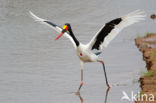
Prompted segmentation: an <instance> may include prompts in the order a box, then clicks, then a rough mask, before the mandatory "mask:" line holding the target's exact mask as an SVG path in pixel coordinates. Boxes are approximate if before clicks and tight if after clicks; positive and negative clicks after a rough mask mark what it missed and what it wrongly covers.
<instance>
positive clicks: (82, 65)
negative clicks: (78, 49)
mask: <svg viewBox="0 0 156 103" xmlns="http://www.w3.org/2000/svg"><path fill="white" fill-rule="evenodd" d="M80 64H81V82H80V86H79V88H78V91H77V92H78V93H79V92H80V89H81V87H82V85H83V69H84V63H83V62H82V61H81V63H80Z"/></svg>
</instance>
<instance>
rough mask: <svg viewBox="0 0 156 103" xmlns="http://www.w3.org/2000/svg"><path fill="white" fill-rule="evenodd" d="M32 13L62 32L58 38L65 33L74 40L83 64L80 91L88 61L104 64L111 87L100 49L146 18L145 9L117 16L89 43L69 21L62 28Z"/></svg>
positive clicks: (35, 17) (37, 19)
mask: <svg viewBox="0 0 156 103" xmlns="http://www.w3.org/2000/svg"><path fill="white" fill-rule="evenodd" d="M30 14H31V16H32V18H34V19H35V21H39V22H41V23H43V24H47V25H49V26H50V27H52V28H53V29H55V30H56V31H57V32H59V33H60V34H59V35H58V36H57V38H56V40H57V39H59V38H60V37H61V36H62V35H63V36H65V37H67V38H69V40H70V41H71V42H72V44H73V46H74V48H75V50H76V54H77V56H78V57H79V59H80V64H81V82H80V86H79V88H78V92H80V89H81V87H82V85H83V70H84V63H86V62H100V63H101V64H102V65H103V70H104V75H105V80H106V85H107V87H108V88H110V85H109V83H108V80H107V75H106V70H105V65H104V61H103V60H100V59H98V56H99V54H101V51H99V50H101V49H102V46H104V47H107V45H108V44H109V43H110V41H111V40H113V39H114V38H115V37H116V35H117V34H118V33H119V32H120V31H121V30H122V29H123V28H125V27H127V26H129V25H132V24H134V23H136V22H139V21H140V20H144V19H145V16H146V15H145V13H144V11H140V10H136V11H133V12H131V13H128V14H127V15H124V16H121V17H119V18H116V19H114V20H112V21H110V22H108V23H106V24H105V25H104V26H102V27H101V29H100V30H99V31H98V32H97V33H96V35H95V36H94V37H93V38H92V39H91V41H90V42H89V43H88V44H82V43H80V42H79V41H78V40H77V38H76V37H75V35H74V33H73V31H72V28H71V25H70V24H69V23H66V24H65V25H64V26H63V28H61V27H60V26H58V25H56V24H54V23H53V22H51V21H49V20H46V19H42V18H39V17H37V16H36V15H35V14H33V13H32V12H31V11H30ZM94 49H96V50H97V51H98V52H96V53H93V50H94Z"/></svg>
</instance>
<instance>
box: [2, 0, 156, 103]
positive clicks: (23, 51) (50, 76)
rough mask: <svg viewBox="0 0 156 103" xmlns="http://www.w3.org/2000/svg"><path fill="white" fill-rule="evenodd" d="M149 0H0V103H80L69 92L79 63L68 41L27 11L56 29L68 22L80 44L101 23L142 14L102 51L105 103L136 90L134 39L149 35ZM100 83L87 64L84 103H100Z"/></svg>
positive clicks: (96, 69) (139, 64) (99, 73)
mask: <svg viewBox="0 0 156 103" xmlns="http://www.w3.org/2000/svg"><path fill="white" fill-rule="evenodd" d="M155 4H156V1H155V0H83V1H80V0H0V102H1V103H62V102H63V103H80V102H81V101H80V99H79V97H78V96H76V95H75V94H74V92H75V91H76V90H77V89H78V86H79V83H80V63H79V59H78V57H77V56H76V55H75V51H74V48H73V47H72V46H73V45H72V44H71V42H70V41H69V40H68V39H66V38H63V37H62V38H60V39H59V40H58V41H55V40H54V39H55V38H56V36H57V35H58V33H57V32H56V31H55V30H53V29H51V28H49V27H48V26H45V25H42V24H40V23H38V22H34V20H33V19H32V18H31V17H30V15H29V10H30V11H32V12H33V13H35V14H36V15H37V16H39V17H41V18H45V19H48V20H50V21H52V22H54V23H56V24H58V25H60V26H63V25H64V24H65V23H70V24H71V26H72V29H73V32H74V34H75V36H76V37H77V38H78V40H80V41H81V42H82V43H88V42H89V41H90V39H91V38H92V37H93V36H94V35H95V34H96V32H97V31H98V30H99V29H100V28H101V26H103V25H104V24H105V23H107V22H109V21H110V20H112V19H115V18H117V17H120V16H123V15H125V14H127V13H129V12H132V11H135V10H138V9H139V10H143V11H145V12H146V14H147V17H146V20H145V21H141V22H139V23H137V24H134V25H132V26H130V27H128V28H126V29H124V30H123V31H121V32H120V34H119V35H118V36H117V37H116V38H115V39H114V40H113V41H112V42H111V43H110V44H109V46H108V47H107V48H104V49H103V51H104V52H103V54H101V59H103V60H104V61H105V65H106V71H107V76H108V80H109V82H110V84H111V85H112V88H111V89H110V91H109V94H108V98H107V103H127V102H129V101H121V97H122V96H123V95H122V91H126V92H127V93H129V95H130V94H131V91H134V92H135V93H137V92H138V91H139V90H140V87H139V83H138V78H139V77H140V75H141V73H142V72H143V71H145V69H144V68H145V67H144V65H145V63H144V62H143V61H142V54H141V53H140V52H139V51H138V49H137V47H136V46H135V44H134V38H135V37H137V36H142V35H145V34H146V33H147V32H155V30H156V25H155V23H156V22H155V21H154V20H151V19H150V15H151V14H153V13H156V11H155V10H156V7H155ZM106 89H107V87H106V85H105V78H104V75H103V70H102V66H101V64H99V63H87V64H85V69H84V86H83V88H82V91H81V96H82V98H83V99H84V103H103V102H104V99H105V91H106Z"/></svg>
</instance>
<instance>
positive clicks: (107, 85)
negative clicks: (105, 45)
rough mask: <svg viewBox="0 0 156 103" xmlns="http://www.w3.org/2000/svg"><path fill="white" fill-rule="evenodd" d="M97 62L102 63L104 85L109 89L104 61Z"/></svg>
mask: <svg viewBox="0 0 156 103" xmlns="http://www.w3.org/2000/svg"><path fill="white" fill-rule="evenodd" d="M98 62H100V63H102V65H103V70H104V75H105V79H106V85H107V87H108V88H110V86H109V83H108V80H107V74H106V69H105V64H104V61H101V60H98Z"/></svg>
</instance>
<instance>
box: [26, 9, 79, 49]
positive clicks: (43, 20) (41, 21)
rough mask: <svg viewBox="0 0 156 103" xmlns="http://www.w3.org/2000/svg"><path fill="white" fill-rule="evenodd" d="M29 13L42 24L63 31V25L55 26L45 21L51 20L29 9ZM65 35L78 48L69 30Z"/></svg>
mask: <svg viewBox="0 0 156 103" xmlns="http://www.w3.org/2000/svg"><path fill="white" fill-rule="evenodd" d="M29 13H30V16H31V17H32V18H33V19H34V20H35V21H38V22H40V23H42V24H45V25H48V26H49V27H51V28H53V29H54V30H56V31H57V32H59V33H60V32H61V31H62V28H61V27H59V26H57V25H56V27H54V26H52V25H49V24H48V23H46V22H45V21H49V20H46V19H42V18H40V17H38V16H36V15H35V14H34V13H32V12H31V11H29ZM63 36H65V37H66V38H68V39H70V41H71V42H72V44H73V46H74V47H75V48H76V44H75V42H74V40H73V39H72V37H71V36H70V35H69V34H68V33H67V32H65V33H64V34H63Z"/></svg>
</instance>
